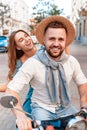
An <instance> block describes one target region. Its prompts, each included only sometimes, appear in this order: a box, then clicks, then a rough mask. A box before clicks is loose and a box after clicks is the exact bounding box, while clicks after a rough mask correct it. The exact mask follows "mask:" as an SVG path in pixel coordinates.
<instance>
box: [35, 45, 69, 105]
mask: <svg viewBox="0 0 87 130" xmlns="http://www.w3.org/2000/svg"><path fill="white" fill-rule="evenodd" d="M36 56H37V59H38V60H40V61H41V62H42V63H43V64H45V65H46V73H45V77H46V79H45V81H46V82H45V84H46V87H47V90H48V94H49V97H50V100H51V102H52V103H53V104H61V105H62V106H63V107H64V106H66V105H68V103H69V102H70V101H69V97H68V94H67V90H66V86H67V82H66V77H65V73H64V68H63V66H62V63H64V62H65V61H66V60H67V59H68V57H69V56H68V55H66V54H65V53H63V55H62V57H61V58H60V60H59V61H58V62H55V61H54V60H52V59H51V58H49V56H48V54H47V52H46V50H45V48H43V49H40V50H39V51H38V52H37V54H36ZM55 70H58V78H59V87H58V86H56V77H55V76H56V75H55ZM58 89H59V90H58Z"/></svg>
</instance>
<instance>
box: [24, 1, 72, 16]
mask: <svg viewBox="0 0 87 130" xmlns="http://www.w3.org/2000/svg"><path fill="white" fill-rule="evenodd" d="M71 1H72V0H55V5H58V8H59V9H64V11H63V12H64V14H65V15H66V16H68V15H70V13H71ZM25 2H26V3H27V5H28V6H29V12H30V14H31V12H32V7H33V6H34V5H35V4H36V3H37V0H25Z"/></svg>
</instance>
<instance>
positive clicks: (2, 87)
mask: <svg viewBox="0 0 87 130" xmlns="http://www.w3.org/2000/svg"><path fill="white" fill-rule="evenodd" d="M7 84H8V83H3V84H0V92H5V91H6V89H7Z"/></svg>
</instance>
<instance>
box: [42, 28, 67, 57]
mask: <svg viewBox="0 0 87 130" xmlns="http://www.w3.org/2000/svg"><path fill="white" fill-rule="evenodd" d="M65 43H66V31H65V29H64V28H48V29H47V30H46V33H45V36H44V44H45V47H46V50H47V52H48V54H49V55H50V56H51V57H52V58H53V59H56V58H57V59H58V58H59V57H60V56H61V54H62V52H63V51H64V49H65Z"/></svg>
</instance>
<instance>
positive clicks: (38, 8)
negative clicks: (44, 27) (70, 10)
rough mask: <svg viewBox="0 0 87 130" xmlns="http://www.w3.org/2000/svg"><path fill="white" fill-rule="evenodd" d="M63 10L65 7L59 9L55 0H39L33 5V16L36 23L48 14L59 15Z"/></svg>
mask: <svg viewBox="0 0 87 130" xmlns="http://www.w3.org/2000/svg"><path fill="white" fill-rule="evenodd" d="M62 12H63V9H61V10H60V9H58V6H56V5H55V3H54V1H53V0H38V2H37V4H36V5H35V6H34V7H33V13H32V16H33V17H34V18H35V21H36V23H39V22H40V21H41V20H42V19H44V18H46V17H48V16H51V15H59V14H61V13H62Z"/></svg>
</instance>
